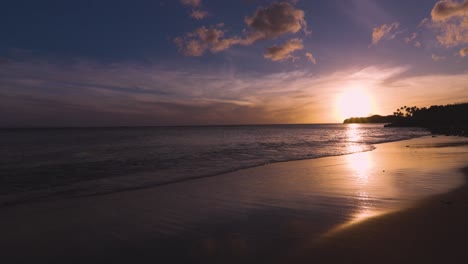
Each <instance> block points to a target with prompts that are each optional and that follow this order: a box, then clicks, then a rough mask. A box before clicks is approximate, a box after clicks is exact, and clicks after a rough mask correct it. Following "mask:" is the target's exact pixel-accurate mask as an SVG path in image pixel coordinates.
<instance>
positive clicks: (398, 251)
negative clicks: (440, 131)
mask: <svg viewBox="0 0 468 264" xmlns="http://www.w3.org/2000/svg"><path fill="white" fill-rule="evenodd" d="M464 172H465V177H466V178H467V179H468V168H465V169H464ZM467 223H468V185H466V184H465V185H464V186H462V187H460V188H458V189H456V190H454V191H451V192H449V193H446V194H441V195H437V196H434V197H432V198H429V199H426V200H424V201H422V202H420V203H417V204H416V205H414V206H412V207H410V208H408V209H406V210H402V211H396V212H393V213H388V214H383V215H380V216H377V217H371V218H369V219H367V220H366V221H362V222H359V223H357V224H355V225H348V226H346V227H345V228H340V229H339V230H336V232H334V233H333V234H330V236H328V237H323V238H322V240H321V241H320V242H319V243H313V244H309V246H308V247H304V248H302V249H301V251H300V252H297V253H296V257H297V258H296V259H295V261H297V262H301V261H303V262H304V263H310V261H319V262H321V263H345V262H346V263H465V262H466V258H467V257H468V251H467V250H466V243H465V241H466V238H467V237H468V226H467Z"/></svg>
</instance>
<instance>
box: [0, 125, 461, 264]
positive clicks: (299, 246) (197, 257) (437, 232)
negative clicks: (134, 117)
mask: <svg viewBox="0 0 468 264" xmlns="http://www.w3.org/2000/svg"><path fill="white" fill-rule="evenodd" d="M350 129H352V127H351V128H350ZM349 133H350V135H351V136H352V134H353V131H352V130H350V131H349ZM354 136H356V138H357V137H358V136H359V135H354ZM466 141H467V140H466V139H463V138H455V137H438V138H432V137H424V138H418V139H413V140H407V141H400V142H394V143H387V144H380V145H377V146H376V147H377V149H376V150H374V151H369V152H362V153H356V154H352V155H345V156H335V157H327V158H320V159H312V160H303V161H294V162H285V163H275V164H270V165H266V166H262V167H256V168H251V169H246V170H242V171H238V172H233V173H228V174H225V175H221V176H217V177H212V178H203V179H198V180H193V181H187V182H181V183H177V184H170V185H165V186H159V187H156V188H150V189H145V190H137V191H129V192H121V193H114V194H109V195H102V196H94V197H81V198H73V199H65V200H60V201H49V202H43V203H39V202H38V203H31V204H23V205H18V206H13V207H9V208H2V209H1V210H0V233H1V234H2V236H0V248H2V252H1V257H2V260H5V263H31V262H34V263H66V262H69V261H70V259H73V260H74V261H76V262H83V263H102V262H109V263H110V262H112V263H131V262H134V263H140V262H145V263H146V262H148V261H149V260H151V261H153V262H167V263H262V262H276V263H278V262H279V263H294V262H300V261H304V262H305V263H310V262H313V261H316V262H315V263H327V262H335V263H343V262H345V261H346V262H347V263H348V262H355V263H362V262H364V263H366V262H367V263H383V262H387V263H388V262H391V261H395V263H398V262H405V261H407V260H416V259H418V258H422V259H425V260H426V261H430V260H431V256H433V255H435V256H436V257H441V256H442V255H443V254H442V253H444V252H448V253H450V254H451V255H449V256H448V257H447V259H450V258H451V256H457V255H460V254H461V253H460V252H464V251H459V249H460V248H461V247H462V246H463V245H464V244H463V243H458V242H455V240H453V239H452V237H455V238H460V239H461V238H466V237H468V236H465V235H468V232H467V229H468V227H467V225H466V223H467V222H468V217H467V213H466V212H468V208H467V207H468V202H467V201H468V199H466V197H467V194H468V192H466V190H465V188H462V189H460V190H458V191H455V192H453V193H451V194H449V195H443V196H437V197H434V198H432V199H431V200H428V201H426V202H424V203H422V205H421V206H418V207H415V208H414V209H409V210H404V211H401V210H402V209H404V208H407V207H408V206H411V205H412V204H413V203H414V202H415V201H418V200H420V199H422V198H427V197H429V196H432V195H436V194H438V193H442V192H446V191H449V190H451V189H453V188H455V187H457V186H460V185H461V184H462V183H463V177H462V176H463V175H462V173H461V172H460V171H459V168H460V167H462V166H465V165H466V162H467V160H468V145H467V144H466V143H467V142H466ZM407 146H408V147H407ZM352 147H353V145H352V144H351V145H350V148H352ZM392 211H393V212H392ZM400 211H401V212H400ZM390 260H391V261H390ZM438 260H440V259H438ZM450 260H452V259H450ZM451 262H452V263H453V261H451Z"/></svg>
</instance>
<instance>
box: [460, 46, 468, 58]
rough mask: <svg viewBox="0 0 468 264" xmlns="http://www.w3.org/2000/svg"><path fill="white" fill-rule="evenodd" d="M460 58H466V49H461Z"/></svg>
mask: <svg viewBox="0 0 468 264" xmlns="http://www.w3.org/2000/svg"><path fill="white" fill-rule="evenodd" d="M459 54H460V56H461V57H465V56H468V48H463V49H461V50H460V51H459Z"/></svg>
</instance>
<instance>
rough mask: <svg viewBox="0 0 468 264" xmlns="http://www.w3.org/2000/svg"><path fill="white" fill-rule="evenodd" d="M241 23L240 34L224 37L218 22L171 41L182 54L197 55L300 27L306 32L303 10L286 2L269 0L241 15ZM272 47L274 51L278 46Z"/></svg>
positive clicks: (270, 36) (296, 29)
mask: <svg viewBox="0 0 468 264" xmlns="http://www.w3.org/2000/svg"><path fill="white" fill-rule="evenodd" d="M245 23H246V24H247V26H248V29H247V30H246V31H245V32H244V35H243V36H234V37H226V36H225V32H226V31H225V30H224V29H223V28H224V27H223V26H224V24H220V25H216V26H212V27H200V28H198V29H196V30H195V31H193V32H190V33H187V34H185V35H184V36H181V37H177V38H175V39H174V43H175V44H176V45H177V46H178V48H179V50H180V51H181V52H182V53H183V54H184V55H186V56H201V55H203V54H204V53H205V52H206V51H211V52H213V53H216V52H220V51H223V50H226V49H228V48H230V47H232V46H233V45H244V46H247V45H251V44H253V43H255V42H257V41H259V40H266V39H275V38H278V37H280V36H282V35H285V34H295V33H297V32H299V31H300V30H304V32H306V34H308V31H307V23H306V21H305V19H304V11H302V10H300V9H297V8H295V7H294V6H293V5H292V4H290V3H288V2H281V3H273V4H271V5H269V6H267V7H261V8H258V9H257V11H256V12H255V13H254V15H253V16H251V17H246V18H245ZM272 48H273V50H275V49H277V48H278V47H276V48H275V47H272ZM267 56H269V55H267ZM268 58H270V57H268ZM271 58H273V57H271Z"/></svg>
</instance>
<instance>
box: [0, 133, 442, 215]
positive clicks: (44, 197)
mask: <svg viewBox="0 0 468 264" xmlns="http://www.w3.org/2000/svg"><path fill="white" fill-rule="evenodd" d="M431 136H432V137H434V136H442V135H431V134H428V135H422V136H416V137H412V138H408V139H400V140H390V141H384V142H379V143H372V144H370V145H371V146H373V148H372V149H369V150H362V151H357V152H352V153H347V154H338V155H328V156H320V157H313V158H301V159H292V160H286V161H274V162H270V163H264V164H260V165H253V166H250V167H243V168H240V169H233V170H229V171H223V172H221V173H214V174H209V175H202V176H193V177H185V178H180V179H174V180H169V181H167V182H160V183H153V184H148V185H144V186H136V187H125V188H120V189H115V190H110V191H98V192H91V193H82V194H74V193H76V191H80V190H83V189H87V188H89V187H86V185H89V184H91V185H96V184H99V182H100V181H104V182H107V181H109V179H107V178H105V179H99V180H90V181H83V182H78V183H74V184H72V185H71V186H72V187H74V188H72V189H71V190H70V186H65V187H56V188H57V190H56V191H55V192H54V193H60V194H62V196H60V195H53V194H52V195H50V194H49V193H47V191H46V193H45V194H44V190H43V189H38V190H33V191H29V192H26V193H25V194H23V193H17V194H14V195H16V197H19V198H14V199H8V198H10V197H8V196H12V195H11V194H7V195H5V196H7V198H6V199H4V198H2V199H1V200H0V209H2V208H8V207H12V206H17V205H22V204H29V203H41V202H53V201H56V200H61V199H74V198H80V197H93V196H103V195H104V196H105V195H113V194H117V193H121V192H132V191H139V190H145V189H152V188H157V187H160V186H166V185H171V184H178V183H183V182H187V181H194V180H195V181H196V180H200V179H204V178H211V177H218V176H222V175H225V174H231V173H236V172H239V171H243V170H249V169H253V168H259V167H263V166H269V165H271V164H280V163H289V162H296V161H306V160H316V159H322V158H329V157H340V156H347V155H353V154H356V153H363V152H369V151H375V149H376V148H377V146H379V145H381V144H388V143H394V142H401V141H407V140H412V139H417V138H424V137H431ZM148 174H151V173H150V172H144V173H138V174H135V175H134V176H136V177H145V175H148ZM122 177H123V179H126V178H127V177H128V176H122ZM110 180H113V179H112V178H111V179H110ZM124 181H125V180H124ZM83 186H85V187H83ZM68 193H71V194H68ZM24 197H25V198H24ZM33 199H36V201H33Z"/></svg>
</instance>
